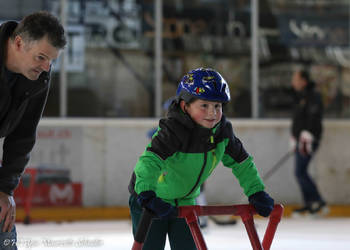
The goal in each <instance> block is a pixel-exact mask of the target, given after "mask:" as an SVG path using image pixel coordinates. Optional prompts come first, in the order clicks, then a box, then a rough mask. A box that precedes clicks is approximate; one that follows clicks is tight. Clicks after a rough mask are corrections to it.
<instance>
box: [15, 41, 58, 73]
mask: <svg viewBox="0 0 350 250" xmlns="http://www.w3.org/2000/svg"><path fill="white" fill-rule="evenodd" d="M16 39H19V40H16V42H18V43H17V48H18V62H17V67H18V68H17V69H18V71H19V72H17V73H20V74H22V75H24V76H25V77H26V78H28V79H30V80H37V79H38V78H39V76H40V74H41V73H42V72H43V71H46V72H48V71H49V70H50V66H51V63H52V61H53V60H54V59H56V58H57V57H58V54H59V49H58V48H56V47H54V46H52V45H51V44H50V43H49V41H48V39H47V37H44V38H42V39H40V40H37V41H32V42H25V41H24V40H23V39H22V38H21V37H19V36H17V37H16Z"/></svg>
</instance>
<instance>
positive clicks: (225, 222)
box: [209, 151, 294, 226]
mask: <svg viewBox="0 0 350 250" xmlns="http://www.w3.org/2000/svg"><path fill="white" fill-rule="evenodd" d="M293 153H294V152H293V151H288V152H287V153H285V154H284V155H283V156H282V157H281V158H280V159H279V160H278V161H277V162H276V163H275V164H274V165H273V166H272V167H271V168H270V169H269V170H268V171H267V172H266V174H264V175H263V176H262V180H263V181H266V180H268V179H269V178H270V177H271V176H272V175H273V174H274V173H276V171H277V170H278V169H280V168H281V167H282V166H283V164H284V163H285V162H286V161H287V160H288V159H289V158H290V156H291V155H293ZM245 201H246V197H244V198H242V199H241V201H240V203H242V202H245ZM217 217H221V215H219V216H217ZM209 218H210V219H211V220H212V221H213V222H214V223H215V224H216V225H220V226H227V225H235V224H236V223H237V220H236V219H235V218H232V217H230V218H228V219H226V220H225V219H221V220H220V219H218V218H216V217H214V216H209Z"/></svg>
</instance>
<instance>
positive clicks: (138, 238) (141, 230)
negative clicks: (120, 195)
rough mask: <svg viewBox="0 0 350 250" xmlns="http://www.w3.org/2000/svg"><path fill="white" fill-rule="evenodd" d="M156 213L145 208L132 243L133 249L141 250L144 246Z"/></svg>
mask: <svg viewBox="0 0 350 250" xmlns="http://www.w3.org/2000/svg"><path fill="white" fill-rule="evenodd" d="M153 217H154V214H153V213H151V212H150V211H148V210H147V209H143V212H142V215H141V220H140V222H139V225H138V227H137V232H136V234H135V238H134V244H133V245H132V250H141V249H142V247H143V243H144V242H145V239H146V237H147V233H148V230H149V229H150V227H151V224H152V219H153Z"/></svg>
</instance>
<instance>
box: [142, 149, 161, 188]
mask: <svg viewBox="0 0 350 250" xmlns="http://www.w3.org/2000/svg"><path fill="white" fill-rule="evenodd" d="M162 165H163V160H162V159H161V158H160V157H159V156H157V155H156V154H155V153H153V152H150V151H147V150H145V151H144V152H143V154H142V155H141V156H140V158H139V160H138V162H137V163H136V166H135V174H136V183H135V191H136V193H138V194H139V193H141V192H143V191H148V190H153V191H155V192H156V187H157V180H158V177H159V175H160V173H161V169H162Z"/></svg>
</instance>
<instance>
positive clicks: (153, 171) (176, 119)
mask: <svg viewBox="0 0 350 250" xmlns="http://www.w3.org/2000/svg"><path fill="white" fill-rule="evenodd" d="M220 161H222V163H223V165H224V166H226V167H229V168H231V169H232V172H233V174H234V175H235V176H236V178H237V179H238V180H239V183H240V185H241V187H242V188H243V190H244V193H245V195H247V196H250V195H252V194H254V193H256V192H258V191H262V190H264V184H263V182H262V180H261V178H260V177H259V174H258V171H257V169H256V167H255V164H254V162H253V159H252V157H251V156H249V155H248V154H247V152H246V151H245V149H244V147H243V145H242V143H241V141H240V140H239V139H238V138H237V137H235V135H234V133H233V129H232V125H231V123H230V122H229V121H227V120H226V119H225V117H224V116H223V117H222V119H221V121H220V122H219V124H218V125H216V127H215V128H213V129H208V128H204V127H201V126H199V125H197V124H196V123H195V122H194V121H193V120H192V119H191V118H190V116H189V115H187V114H185V113H183V112H182V110H181V109H180V107H179V105H178V104H177V103H176V102H173V103H172V105H171V107H170V109H169V112H168V117H167V118H165V119H161V120H160V122H159V127H158V130H157V132H156V133H155V134H154V136H153V138H152V141H151V142H150V143H149V144H148V145H147V147H146V150H145V151H144V152H143V154H142V155H141V157H140V158H139V160H138V162H137V164H136V166H135V169H134V173H133V175H132V178H131V181H130V185H129V191H130V192H132V193H133V192H136V193H137V194H139V193H141V192H143V191H148V190H153V191H154V192H155V193H156V194H157V196H158V197H159V198H161V199H163V200H164V201H166V202H168V203H170V204H172V205H174V206H183V205H194V204H195V198H196V197H197V196H198V195H199V192H200V186H201V185H202V184H203V182H204V181H205V180H206V179H207V178H208V177H209V176H210V174H211V173H212V172H213V170H214V169H215V167H216V166H217V165H218V164H219V162H220Z"/></svg>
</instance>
